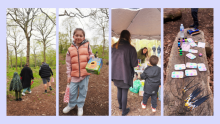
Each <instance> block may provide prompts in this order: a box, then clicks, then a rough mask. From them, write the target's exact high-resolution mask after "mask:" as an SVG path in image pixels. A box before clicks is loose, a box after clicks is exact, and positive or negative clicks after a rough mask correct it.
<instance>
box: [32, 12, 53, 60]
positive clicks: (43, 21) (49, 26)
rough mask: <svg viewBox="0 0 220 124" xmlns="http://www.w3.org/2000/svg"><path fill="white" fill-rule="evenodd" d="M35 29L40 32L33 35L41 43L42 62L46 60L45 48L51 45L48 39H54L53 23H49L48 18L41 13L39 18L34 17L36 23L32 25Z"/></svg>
mask: <svg viewBox="0 0 220 124" xmlns="http://www.w3.org/2000/svg"><path fill="white" fill-rule="evenodd" d="M34 26H35V27H36V30H37V31H38V32H39V33H40V35H39V36H38V35H34V36H35V37H36V40H37V41H39V42H41V43H42V44H43V50H44V62H46V49H47V48H48V47H49V46H51V45H56V44H51V43H50V41H52V40H53V39H54V36H55V35H56V32H54V31H53V29H54V27H55V25H54V24H53V23H51V21H50V20H49V18H48V17H47V16H46V17H45V16H44V15H42V16H41V17H40V18H38V19H36V24H35V25H34Z"/></svg>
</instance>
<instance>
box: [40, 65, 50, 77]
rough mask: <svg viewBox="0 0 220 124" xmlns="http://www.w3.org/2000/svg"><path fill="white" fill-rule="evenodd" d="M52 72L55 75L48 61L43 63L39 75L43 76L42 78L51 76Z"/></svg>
mask: <svg viewBox="0 0 220 124" xmlns="http://www.w3.org/2000/svg"><path fill="white" fill-rule="evenodd" d="M51 74H52V75H53V72H52V70H51V68H50V66H49V65H48V64H47V63H43V64H42V65H41V67H40V70H39V75H40V76H41V78H46V77H50V76H51Z"/></svg>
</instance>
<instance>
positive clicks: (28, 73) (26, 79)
mask: <svg viewBox="0 0 220 124" xmlns="http://www.w3.org/2000/svg"><path fill="white" fill-rule="evenodd" d="M39 75H40V76H41V78H42V80H43V84H44V87H45V93H47V83H48V85H49V88H50V90H52V88H51V82H50V77H51V75H52V76H53V72H52V70H51V68H50V66H49V65H48V64H46V63H44V62H42V65H41V67H40V70H39ZM33 82H34V76H33V71H32V70H31V68H30V67H29V65H28V64H25V66H24V68H23V69H22V70H21V73H20V76H19V74H18V73H17V72H14V75H13V78H12V80H11V83H10V87H9V91H15V97H16V101H21V100H22V98H21V95H23V96H24V95H25V93H26V91H28V93H31V92H32V91H31V85H32V84H33ZM22 89H23V91H22Z"/></svg>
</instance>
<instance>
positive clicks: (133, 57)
mask: <svg viewBox="0 0 220 124" xmlns="http://www.w3.org/2000/svg"><path fill="white" fill-rule="evenodd" d="M137 65H138V60H137V52H136V49H135V48H134V47H133V46H131V45H130V44H129V42H128V41H125V40H123V39H122V41H120V43H119V45H118V49H116V48H115V47H113V48H112V80H113V79H114V80H122V81H123V82H124V83H126V84H128V85H130V86H133V77H134V67H136V66H137Z"/></svg>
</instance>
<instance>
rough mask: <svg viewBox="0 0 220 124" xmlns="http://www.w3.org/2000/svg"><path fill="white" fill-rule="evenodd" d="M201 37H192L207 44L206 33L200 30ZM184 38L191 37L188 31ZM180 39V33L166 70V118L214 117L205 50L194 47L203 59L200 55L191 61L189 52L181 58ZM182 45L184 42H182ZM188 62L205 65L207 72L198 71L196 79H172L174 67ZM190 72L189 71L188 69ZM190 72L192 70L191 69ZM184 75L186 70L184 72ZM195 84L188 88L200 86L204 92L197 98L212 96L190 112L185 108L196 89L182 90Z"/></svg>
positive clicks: (185, 31) (185, 32) (185, 30)
mask: <svg viewBox="0 0 220 124" xmlns="http://www.w3.org/2000/svg"><path fill="white" fill-rule="evenodd" d="M200 32H201V33H200V34H199V35H195V36H192V39H193V40H197V41H199V42H205V39H204V33H203V32H202V31H201V30H200ZM184 36H187V37H190V35H189V34H187V29H184ZM179 37H180V32H179V33H178V35H177V37H176V38H175V41H174V43H173V47H172V50H171V54H170V57H169V62H168V66H167V70H166V81H165V83H164V93H163V94H164V95H163V96H164V99H163V101H164V107H163V108H164V116H174V115H178V116H184V115H185V116H212V115H213V94H212V91H211V88H210V86H209V81H210V72H209V68H208V62H207V57H206V54H205V49H204V48H200V47H194V48H193V49H196V50H198V51H199V52H200V53H202V54H203V56H202V57H199V56H198V54H194V55H196V59H193V60H191V59H189V58H188V57H186V54H187V53H188V52H185V51H183V55H182V56H180V55H179V53H178V47H177V46H178V38H179ZM181 43H182V42H181ZM187 62H193V63H204V64H205V66H206V68H207V71H202V72H201V71H198V69H196V70H197V76H194V77H187V78H171V75H172V72H173V71H175V69H174V65H175V64H186V63H187ZM187 70H188V69H187ZM189 70H190V69H189ZM183 73H185V72H184V70H183ZM184 75H185V74H184ZM193 79H194V80H193ZM192 80H193V82H192V83H191V84H190V85H189V86H188V87H187V88H190V87H191V86H193V85H195V84H197V83H198V84H199V85H197V87H198V86H200V87H201V88H202V89H203V90H202V92H201V93H200V94H199V95H198V96H197V98H198V97H200V96H205V95H208V94H210V96H209V99H207V100H206V101H205V102H203V103H202V104H201V105H200V106H198V107H197V108H195V109H194V110H192V111H189V109H188V108H187V107H185V101H184V100H185V99H186V98H187V97H188V96H189V95H190V94H191V93H192V92H193V90H194V89H195V88H192V89H190V90H188V91H186V92H185V93H184V92H183V91H182V89H183V88H184V87H185V86H187V84H188V83H189V82H190V81H192Z"/></svg>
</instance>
